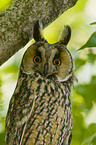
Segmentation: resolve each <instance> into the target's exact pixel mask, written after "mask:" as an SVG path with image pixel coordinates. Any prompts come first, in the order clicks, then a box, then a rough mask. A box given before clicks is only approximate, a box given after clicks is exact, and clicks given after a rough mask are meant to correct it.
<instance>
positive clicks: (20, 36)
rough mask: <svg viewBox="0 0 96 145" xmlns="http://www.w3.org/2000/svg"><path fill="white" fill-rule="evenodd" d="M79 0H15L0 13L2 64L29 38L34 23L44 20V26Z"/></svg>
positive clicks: (0, 57) (0, 62) (0, 54)
mask: <svg viewBox="0 0 96 145" xmlns="http://www.w3.org/2000/svg"><path fill="white" fill-rule="evenodd" d="M76 2H77V0H15V1H14V2H13V4H12V6H11V7H10V8H9V9H7V10H6V11H3V12H1V13H0V65H1V64H3V63H4V62H5V61H6V60H8V59H9V58H10V57H11V56H12V55H14V54H15V53H16V52H17V51H18V50H19V49H20V48H21V47H23V46H24V45H25V44H26V43H27V42H28V40H29V38H30V36H31V32H32V25H33V23H34V22H35V21H36V20H37V19H40V20H42V22H43V24H44V27H45V26H47V25H48V24H49V23H51V22H52V21H53V20H55V19H56V18H57V17H58V16H59V15H60V14H62V13H63V12H64V11H65V10H67V9H68V8H70V7H72V6H73V5H75V3H76Z"/></svg>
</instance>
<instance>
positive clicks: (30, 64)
mask: <svg viewBox="0 0 96 145" xmlns="http://www.w3.org/2000/svg"><path fill="white" fill-rule="evenodd" d="M70 37H71V29H70V27H69V26H65V27H64V29H63V31H62V33H61V35H60V38H59V40H58V42H57V43H54V44H50V43H48V42H47V40H46V39H45V38H44V36H43V33H42V24H41V23H40V21H39V20H37V21H36V23H35V24H34V27H33V38H34V40H35V43H34V44H32V45H31V46H30V47H29V48H28V49H27V51H26V52H25V54H24V56H23V60H22V64H21V69H22V71H23V72H24V73H26V74H32V75H33V74H34V72H37V73H39V74H40V75H41V76H42V77H44V78H45V77H46V78H50V77H51V78H52V77H55V79H57V81H60V82H62V81H66V80H67V79H69V78H70V77H71V76H72V75H73V69H74V66H73V59H72V56H71V54H70V52H69V50H68V49H67V47H66V45H67V44H68V42H69V40H70Z"/></svg>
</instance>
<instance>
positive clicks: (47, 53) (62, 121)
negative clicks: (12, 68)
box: [5, 20, 74, 145]
mask: <svg viewBox="0 0 96 145" xmlns="http://www.w3.org/2000/svg"><path fill="white" fill-rule="evenodd" d="M70 37H71V28H70V27H69V26H65V27H64V29H63V31H62V33H61V35H60V38H59V40H58V42H57V43H54V44H50V43H48V42H47V40H46V39H45V38H44V37H43V33H42V24H41V22H40V21H39V20H37V21H36V22H35V24H34V26H33V38H34V40H35V43H34V44H32V45H31V46H30V47H29V48H28V49H27V50H26V52H25V53H24V56H23V59H22V61H21V66H20V71H19V77H18V81H17V85H16V88H15V91H14V93H13V96H12V98H11V101H10V104H9V108H8V113H7V117H6V126H5V145H70V143H71V139H72V124H73V123H72V109H71V101H70V91H71V85H72V84H73V82H74V61H73V58H72V55H71V53H70V52H69V50H68V49H67V47H66V45H67V44H68V42H69V40H70Z"/></svg>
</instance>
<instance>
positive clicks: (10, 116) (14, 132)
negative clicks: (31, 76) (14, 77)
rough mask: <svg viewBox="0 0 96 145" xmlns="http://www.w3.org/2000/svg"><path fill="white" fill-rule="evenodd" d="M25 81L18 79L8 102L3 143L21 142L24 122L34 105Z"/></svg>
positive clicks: (32, 95)
mask: <svg viewBox="0 0 96 145" xmlns="http://www.w3.org/2000/svg"><path fill="white" fill-rule="evenodd" d="M26 82H27V81H26ZM26 82H25V83H24V82H23V81H20V80H19V81H18V84H17V87H16V90H15V92H14V95H13V96H12V98H11V101H10V104H9V109H8V113H7V117H6V126H5V145H13V144H14V145H17V144H19V145H20V144H21V142H22V138H23V134H24V130H25V128H26V123H27V121H28V118H29V117H30V115H31V113H32V110H33V108H34V106H35V99H34V98H35V97H34V93H33V94H32V92H30V89H29V90H28V88H27V86H28V85H27V84H26Z"/></svg>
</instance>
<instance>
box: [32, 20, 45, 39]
mask: <svg viewBox="0 0 96 145" xmlns="http://www.w3.org/2000/svg"><path fill="white" fill-rule="evenodd" d="M42 29H43V26H42V23H41V22H40V20H37V21H36V22H35V24H34V26H33V38H34V39H35V41H36V42H38V41H44V40H45V39H44V37H43V32H42V31H43V30H42Z"/></svg>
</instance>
